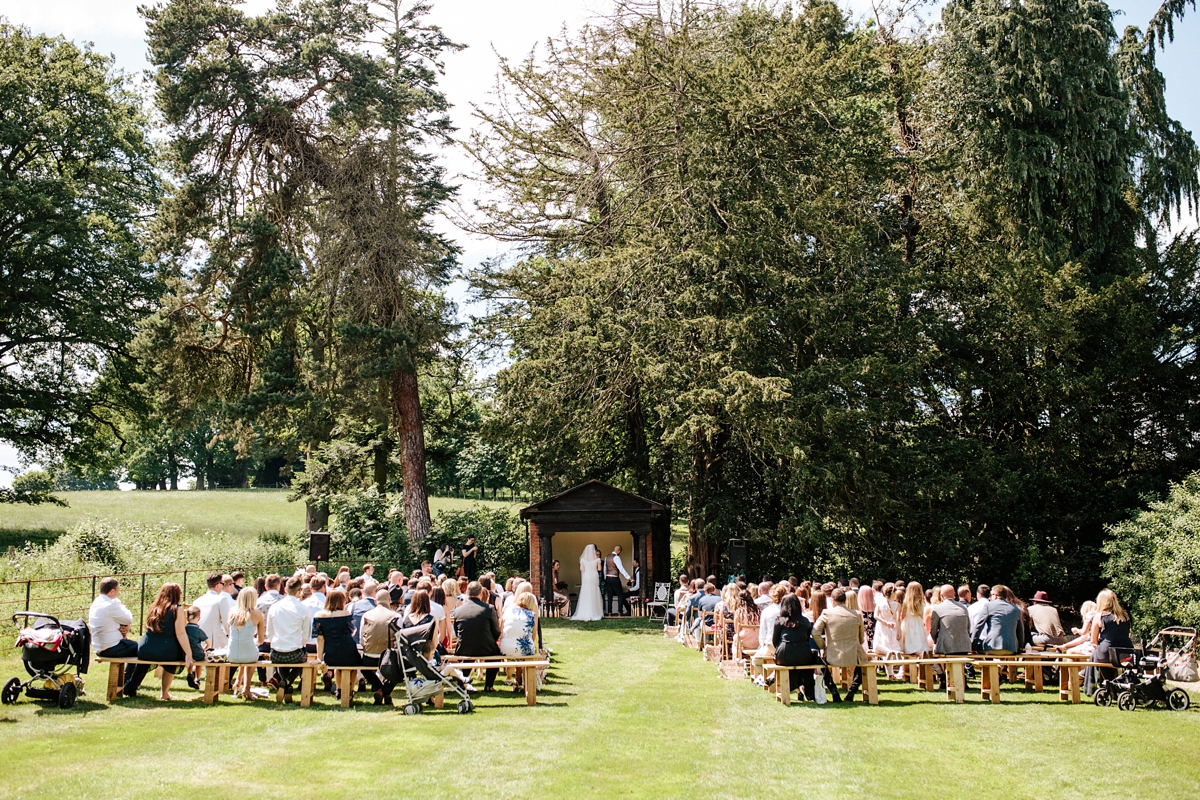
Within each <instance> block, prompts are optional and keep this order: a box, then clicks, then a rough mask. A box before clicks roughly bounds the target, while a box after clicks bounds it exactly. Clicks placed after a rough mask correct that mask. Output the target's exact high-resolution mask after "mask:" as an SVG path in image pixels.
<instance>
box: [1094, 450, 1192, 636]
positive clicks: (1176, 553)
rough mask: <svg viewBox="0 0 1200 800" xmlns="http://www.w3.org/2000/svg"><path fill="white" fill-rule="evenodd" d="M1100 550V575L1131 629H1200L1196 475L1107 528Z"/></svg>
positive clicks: (1175, 485)
mask: <svg viewBox="0 0 1200 800" xmlns="http://www.w3.org/2000/svg"><path fill="white" fill-rule="evenodd" d="M1103 549H1104V553H1105V555H1106V556H1107V557H1108V558H1107V560H1106V561H1105V562H1104V575H1105V576H1106V577H1107V578H1108V579H1109V582H1110V586H1111V587H1112V589H1113V590H1114V591H1115V592H1116V593H1117V595H1118V596H1119V597H1120V598H1121V599H1122V601H1123V602H1125V603H1127V604H1128V607H1129V609H1130V611H1131V613H1132V614H1133V621H1134V625H1135V627H1136V628H1137V630H1139V631H1141V632H1143V633H1146V634H1153V633H1156V632H1157V631H1159V630H1161V629H1162V628H1164V627H1166V626H1167V625H1186V626H1189V627H1195V628H1200V473H1192V474H1191V475H1189V476H1187V477H1186V478H1184V479H1183V481H1181V482H1180V483H1172V484H1171V486H1170V489H1169V491H1168V492H1167V495H1166V497H1165V498H1164V499H1162V500H1155V501H1151V502H1149V503H1148V507H1147V508H1145V509H1142V510H1139V511H1136V512H1134V514H1133V516H1132V517H1130V518H1129V519H1127V520H1124V521H1122V522H1118V523H1116V524H1114V525H1110V526H1109V527H1108V538H1107V540H1106V541H1105V543H1104V548H1103Z"/></svg>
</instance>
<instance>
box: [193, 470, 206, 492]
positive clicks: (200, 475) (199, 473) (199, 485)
mask: <svg viewBox="0 0 1200 800" xmlns="http://www.w3.org/2000/svg"><path fill="white" fill-rule="evenodd" d="M192 489H193V490H194V491H197V492H203V491H204V468H203V467H198V468H197V469H196V483H195V485H194V486H192Z"/></svg>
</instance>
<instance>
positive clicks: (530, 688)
mask: <svg viewBox="0 0 1200 800" xmlns="http://www.w3.org/2000/svg"><path fill="white" fill-rule="evenodd" d="M442 661H443V663H445V664H447V665H448V666H452V667H454V668H455V669H460V670H463V671H464V672H470V671H471V670H475V669H518V670H522V673H521V680H522V682H523V683H524V684H525V704H526V705H530V706H532V705H536V704H537V673H538V670H539V669H541V668H548V667H549V666H550V660H549V659H544V658H538V657H536V656H534V657H532V658H510V657H507V656H481V657H478V658H472V657H469V656H462V657H458V656H446V657H445V658H444V659H442ZM434 705H435V706H437V707H438V708H440V707H441V706H438V705H437V699H436V698H435V702H434Z"/></svg>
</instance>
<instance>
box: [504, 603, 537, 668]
mask: <svg viewBox="0 0 1200 800" xmlns="http://www.w3.org/2000/svg"><path fill="white" fill-rule="evenodd" d="M536 623H537V598H536V597H535V596H534V594H533V592H521V593H520V594H519V595H518V596H517V599H516V601H515V602H514V603H513V604H512V605H510V606H509V607H508V608H507V609H505V611H504V617H503V618H502V619H501V620H500V628H501V631H502V632H501V636H500V652H501V653H503V654H504V655H506V656H512V657H514V658H516V657H520V656H532V655H536V654H537V648H536V647H535V646H534V641H533V629H534V625H535V624H536Z"/></svg>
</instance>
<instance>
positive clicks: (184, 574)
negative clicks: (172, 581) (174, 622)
mask: <svg viewBox="0 0 1200 800" xmlns="http://www.w3.org/2000/svg"><path fill="white" fill-rule="evenodd" d="M187 573H188V571H187V570H186V569H185V570H184V571H183V597H181V598H180V599H181V600H183V601H184V602H187Z"/></svg>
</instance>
